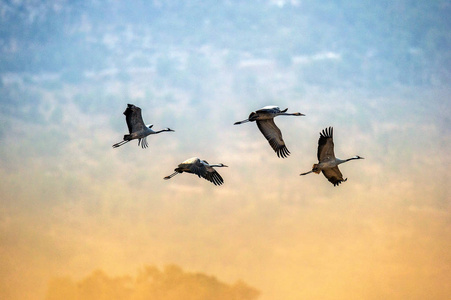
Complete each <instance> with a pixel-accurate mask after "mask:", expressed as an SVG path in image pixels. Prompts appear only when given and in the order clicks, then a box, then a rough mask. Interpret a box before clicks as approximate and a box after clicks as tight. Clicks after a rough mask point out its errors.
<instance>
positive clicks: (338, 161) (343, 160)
mask: <svg viewBox="0 0 451 300" xmlns="http://www.w3.org/2000/svg"><path fill="white" fill-rule="evenodd" d="M360 158H361V157H359V156H353V157H350V158H348V159H339V158H337V159H336V161H337V165H339V164H342V163H345V162H347V161H350V160H353V159H360Z"/></svg>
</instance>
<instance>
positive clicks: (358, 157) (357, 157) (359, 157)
mask: <svg viewBox="0 0 451 300" xmlns="http://www.w3.org/2000/svg"><path fill="white" fill-rule="evenodd" d="M353 158H354V159H365V158H364V157H361V156H358V155H356V156H354V157H353Z"/></svg>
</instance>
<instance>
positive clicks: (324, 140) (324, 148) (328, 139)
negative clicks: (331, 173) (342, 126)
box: [317, 127, 340, 172]
mask: <svg viewBox="0 0 451 300" xmlns="http://www.w3.org/2000/svg"><path fill="white" fill-rule="evenodd" d="M333 133H334V129H333V128H332V127H329V128H326V129H323V131H322V132H320V133H319V135H320V136H319V140H318V154H317V156H318V161H319V162H322V161H325V160H329V159H333V158H335V154H334V141H333ZM338 172H340V171H338Z"/></svg>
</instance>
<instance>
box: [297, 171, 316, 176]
mask: <svg viewBox="0 0 451 300" xmlns="http://www.w3.org/2000/svg"><path fill="white" fill-rule="evenodd" d="M312 172H313V171H308V172H305V173H301V174H299V175H307V174H310V173H312Z"/></svg>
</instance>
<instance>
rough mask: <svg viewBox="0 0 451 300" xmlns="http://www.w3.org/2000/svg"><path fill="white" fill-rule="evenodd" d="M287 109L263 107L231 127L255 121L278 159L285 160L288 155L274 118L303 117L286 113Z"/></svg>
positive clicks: (288, 152) (299, 114)
mask: <svg viewBox="0 0 451 300" xmlns="http://www.w3.org/2000/svg"><path fill="white" fill-rule="evenodd" d="M287 110H288V108H286V109H284V110H280V108H279V107H278V106H265V107H263V108H261V109H259V110H257V111H255V112H251V114H250V115H249V118H247V119H246V120H243V121H238V122H235V123H234V124H233V125H238V124H243V123H247V122H254V121H256V123H257V127H258V129H260V131H261V133H262V134H263V135H264V136H265V138H266V139H267V140H268V142H269V145H271V147H272V148H273V150H274V151H275V152H276V153H277V156H278V157H282V158H285V157H287V156H288V155H290V151H288V149H287V147H286V146H285V142H284V141H283V138H282V132H281V131H280V129H279V128H278V127H277V126H276V124H275V123H274V117H277V116H305V115H304V114H301V113H300V112H296V113H287Z"/></svg>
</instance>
